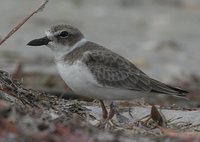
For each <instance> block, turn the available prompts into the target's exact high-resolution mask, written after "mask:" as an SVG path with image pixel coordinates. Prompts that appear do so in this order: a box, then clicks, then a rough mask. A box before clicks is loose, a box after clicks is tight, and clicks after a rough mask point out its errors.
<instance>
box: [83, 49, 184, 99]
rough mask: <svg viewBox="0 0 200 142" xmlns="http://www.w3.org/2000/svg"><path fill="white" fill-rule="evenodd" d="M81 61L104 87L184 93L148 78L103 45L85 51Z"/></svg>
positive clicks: (174, 93) (175, 93)
mask: <svg viewBox="0 0 200 142" xmlns="http://www.w3.org/2000/svg"><path fill="white" fill-rule="evenodd" d="M83 61H84V62H85V64H86V65H87V66H88V68H89V69H90V71H91V72H92V74H93V75H94V76H95V78H96V80H97V81H98V82H99V83H100V84H101V85H102V86H105V87H112V88H122V89H129V90H135V91H143V92H155V93H164V94H173V95H180V96H182V93H185V92H184V91H183V90H181V89H178V88H173V87H171V86H169V85H166V84H164V83H161V82H159V81H156V80H153V79H151V78H149V77H148V76H147V75H146V74H145V73H144V72H142V71H141V70H139V69H138V68H137V67H136V66H135V65H134V64H132V63H131V62H130V61H128V60H127V59H125V58H123V57H122V56H119V55H118V54H116V53H114V52H112V51H110V50H108V49H105V48H103V47H100V48H95V49H94V50H90V51H86V52H85V53H84V55H83Z"/></svg>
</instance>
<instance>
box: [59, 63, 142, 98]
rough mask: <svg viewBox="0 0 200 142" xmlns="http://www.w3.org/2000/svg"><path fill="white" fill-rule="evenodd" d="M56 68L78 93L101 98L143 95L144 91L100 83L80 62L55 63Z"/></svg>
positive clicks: (139, 96) (137, 96)
mask: <svg viewBox="0 0 200 142" xmlns="http://www.w3.org/2000/svg"><path fill="white" fill-rule="evenodd" d="M57 68H58V71H59V73H60V75H61V77H62V79H63V80H64V81H65V83H66V84H67V85H68V86H69V88H71V89H72V90H73V91H74V92H75V93H76V94H78V95H81V96H85V97H91V98H94V99H101V100H129V99H136V98H141V97H144V93H140V92H137V91H131V90H121V89H117V88H109V87H104V86H102V85H100V84H99V83H98V82H97V81H96V80H95V78H94V76H93V75H92V74H91V72H90V71H89V69H88V68H87V67H86V66H85V65H83V64H82V63H81V62H77V63H76V64H73V65H68V64H61V63H57Z"/></svg>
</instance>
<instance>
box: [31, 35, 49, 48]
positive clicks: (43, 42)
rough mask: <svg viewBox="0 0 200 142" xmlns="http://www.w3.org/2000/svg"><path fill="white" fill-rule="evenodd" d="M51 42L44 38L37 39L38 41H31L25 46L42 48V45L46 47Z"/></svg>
mask: <svg viewBox="0 0 200 142" xmlns="http://www.w3.org/2000/svg"><path fill="white" fill-rule="evenodd" d="M50 41H51V40H50V39H48V38H47V37H46V36H45V37H42V38H39V39H34V40H31V41H30V42H29V43H28V44H27V45H29V46H42V45H47V44H48V43H49V42H50Z"/></svg>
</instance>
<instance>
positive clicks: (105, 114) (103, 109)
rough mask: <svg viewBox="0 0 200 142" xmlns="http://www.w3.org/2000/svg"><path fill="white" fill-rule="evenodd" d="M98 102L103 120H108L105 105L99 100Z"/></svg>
mask: <svg viewBox="0 0 200 142" xmlns="http://www.w3.org/2000/svg"><path fill="white" fill-rule="evenodd" d="M99 102H100V105H101V109H102V113H103V119H107V118H108V111H107V109H106V106H105V104H104V102H103V101H102V100H99Z"/></svg>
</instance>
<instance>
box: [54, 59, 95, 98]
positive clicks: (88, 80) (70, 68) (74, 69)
mask: <svg viewBox="0 0 200 142" xmlns="http://www.w3.org/2000/svg"><path fill="white" fill-rule="evenodd" d="M57 68H58V71H59V73H60V75H61V77H62V78H63V80H64V81H65V82H66V84H67V85H68V86H69V87H70V88H71V89H72V90H73V91H74V92H75V93H77V94H80V95H86V96H88V89H89V90H90V89H92V88H93V86H98V83H97V81H96V80H95V78H94V77H93V76H92V74H91V73H90V71H89V70H88V68H87V67H86V66H85V65H84V64H83V63H82V62H81V61H77V62H76V63H74V64H72V65H70V64H67V63H61V62H58V63H57Z"/></svg>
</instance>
